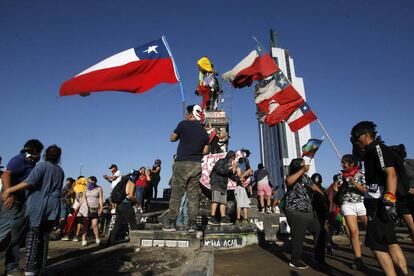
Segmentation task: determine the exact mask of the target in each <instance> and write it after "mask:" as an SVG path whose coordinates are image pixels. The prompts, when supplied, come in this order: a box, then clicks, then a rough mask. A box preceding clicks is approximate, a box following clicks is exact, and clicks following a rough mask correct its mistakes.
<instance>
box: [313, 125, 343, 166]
mask: <svg viewBox="0 0 414 276" xmlns="http://www.w3.org/2000/svg"><path fill="white" fill-rule="evenodd" d="M316 120H317V122H318V124H319V126H320V127H321V128H322V130H323V132H324V133H325V135H326V137H328V140H329V142H330V143H331V145H332V147H333V148H334V150H335V152H336V154H337V155H338V157H339V160H341V158H342V156H341V154H340V153H339V151H338V149H337V148H336V146H335V144H334V142H333V141H332V139H331V136H329V134H328V132H327V131H326V129H325V127H324V126H323V125H322V122H321V121H320V120H319V118H318V119H316Z"/></svg>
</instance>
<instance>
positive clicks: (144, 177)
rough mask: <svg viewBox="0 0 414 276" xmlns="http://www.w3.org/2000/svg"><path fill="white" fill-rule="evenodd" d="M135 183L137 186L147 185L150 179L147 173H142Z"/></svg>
mask: <svg viewBox="0 0 414 276" xmlns="http://www.w3.org/2000/svg"><path fill="white" fill-rule="evenodd" d="M135 185H136V186H137V187H143V188H145V187H147V185H148V180H147V175H146V174H140V175H139V177H138V179H137V181H136V182H135Z"/></svg>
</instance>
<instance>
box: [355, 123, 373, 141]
mask: <svg viewBox="0 0 414 276" xmlns="http://www.w3.org/2000/svg"><path fill="white" fill-rule="evenodd" d="M376 127H377V125H376V124H375V123H374V122H371V121H362V122H359V123H358V124H356V125H354V127H353V128H352V130H351V142H352V143H355V142H356V140H357V139H358V137H359V136H361V135H363V134H367V133H370V134H371V135H372V136H373V137H372V138H375V136H376V134H377V132H376Z"/></svg>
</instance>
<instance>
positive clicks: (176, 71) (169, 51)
mask: <svg viewBox="0 0 414 276" xmlns="http://www.w3.org/2000/svg"><path fill="white" fill-rule="evenodd" d="M162 40H163V41H164V44H165V47H166V48H167V51H168V54H169V55H170V57H171V59H172V62H173V65H174V71H175V74H176V76H177V79H178V83H179V84H180V90H181V100H182V103H183V104H182V105H183V118H185V113H186V112H185V98H184V87H183V82H182V81H181V78H180V73H179V72H178V67H177V65H176V64H175V60H174V56H173V54H172V52H171V49H170V46H169V45H168V42H167V38H166V37H165V36H164V35H163V36H162Z"/></svg>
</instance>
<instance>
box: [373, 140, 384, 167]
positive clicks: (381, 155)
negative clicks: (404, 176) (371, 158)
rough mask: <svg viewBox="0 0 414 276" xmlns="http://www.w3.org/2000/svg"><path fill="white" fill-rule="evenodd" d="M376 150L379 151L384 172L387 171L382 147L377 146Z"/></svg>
mask: <svg viewBox="0 0 414 276" xmlns="http://www.w3.org/2000/svg"><path fill="white" fill-rule="evenodd" d="M375 149H376V150H377V154H378V158H379V161H380V165H381V168H382V170H383V171H385V162H384V155H383V154H382V150H381V147H380V145H376V146H375Z"/></svg>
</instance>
